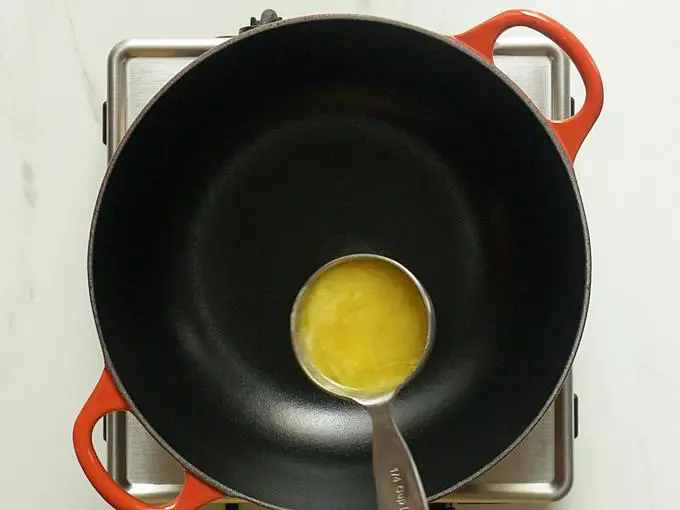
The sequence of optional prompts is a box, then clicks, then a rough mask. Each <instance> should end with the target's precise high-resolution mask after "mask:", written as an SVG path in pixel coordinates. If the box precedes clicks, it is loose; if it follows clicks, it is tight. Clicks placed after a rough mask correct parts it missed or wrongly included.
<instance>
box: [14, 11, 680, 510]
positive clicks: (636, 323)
mask: <svg viewBox="0 0 680 510" xmlns="http://www.w3.org/2000/svg"><path fill="white" fill-rule="evenodd" d="M517 6H520V7H528V8H534V9H538V10H542V11H544V12H545V13H546V14H549V15H551V16H553V17H555V18H557V19H558V20H560V21H561V22H563V23H564V24H566V25H567V26H568V27H570V28H571V29H573V30H574V32H576V33H577V35H578V36H579V37H581V38H582V40H583V41H584V43H585V44H586V46H587V47H588V48H589V49H590V51H591V52H592V54H593V56H594V57H595V59H596V61H597V63H598V65H599V67H600V70H601V71H602V75H603V78H604V81H605V90H606V100H605V107H604V111H603V114H602V117H601V118H600V121H599V122H598V124H597V125H596V127H595V129H594V130H593V132H592V133H591V135H590V136H589V138H588V139H587V141H586V143H585V145H584V147H583V149H582V151H581V153H580V154H579V157H578V160H577V164H576V169H577V174H578V178H579V182H580V185H581V189H582V193H583V197H584V200H585V204H586V210H587V214H588V218H589V224H590V230H591V235H592V242H593V257H594V260H593V265H594V270H593V293H592V300H591V307H590V313H589V318H588V323H587V327H586V331H585V334H584V337H583V342H582V344H581V349H580V352H579V355H578V358H577V361H576V364H575V385H576V390H577V392H578V393H579V396H580V411H581V413H580V436H579V437H578V439H577V440H576V452H575V454H576V480H575V485H574V488H573V490H572V492H571V493H570V494H569V495H568V496H567V498H566V499H564V500H563V501H561V502H559V503H557V504H556V505H555V508H560V509H574V510H590V509H598V510H618V509H620V508H635V509H643V508H648V509H652V508H658V509H670V508H674V507H676V506H677V503H676V495H675V488H676V487H675V484H676V483H677V482H676V480H675V479H676V476H675V475H673V472H674V471H675V469H677V467H676V465H675V462H676V460H677V459H680V435H679V434H678V423H680V397H678V394H679V393H680V371H679V370H678V369H677V366H678V362H677V359H678V356H680V338H679V336H678V331H679V329H680V328H679V327H678V324H679V321H680V319H679V317H680V310H679V308H680V292H679V290H678V289H680V152H679V151H678V146H679V145H680V144H679V143H678V132H679V129H678V127H677V125H676V119H678V118H680V102H678V101H677V99H676V97H677V92H676V91H677V87H678V81H679V79H680V71H678V67H677V66H675V65H674V64H675V62H674V61H673V60H672V59H673V50H674V49H677V48H679V47H680V32H678V31H677V26H676V24H677V19H678V16H679V15H680V12H679V9H680V8H678V6H677V4H676V3H672V2H670V1H666V2H663V1H661V0H649V1H648V2H645V3H644V4H641V3H637V2H635V3H633V2H625V3H624V2H616V3H611V2H593V1H592V0H591V1H588V0H573V1H571V2H564V1H562V2H557V1H548V0H544V1H540V0H526V1H525V2H523V3H521V4H517V3H515V2H513V3H508V2H504V1H501V0H493V1H492V0H487V1H485V2H472V1H463V0H458V1H451V0H420V1H416V0H411V1H409V0H392V1H387V0H380V1H378V0H376V1H371V0H355V1H350V0H328V1H326V2H323V5H321V3H320V2H314V1H312V0H297V1H293V0H287V1H286V0H282V1H280V2H278V3H272V2H261V1H257V2H229V1H225V0H222V1H216V0H213V1H208V0H198V1H195V2H191V3H189V2H179V1H176V0H144V1H139V0H138V1H133V0H118V1H115V2H114V1H99V0H24V1H20V0H3V1H2V2H0V247H1V249H0V409H2V419H1V420H0V487H1V488H2V489H3V491H4V493H3V495H2V504H0V506H2V508H3V509H4V508H6V509H11V510H14V509H17V510H19V509H31V510H32V509H39V508H51V509H64V510H67V509H68V510H80V509H82V510H93V509H97V508H102V509H103V508H107V505H106V504H105V503H104V502H103V501H102V499H101V498H100V497H99V495H98V494H96V493H95V491H94V490H93V489H92V488H91V486H90V485H89V483H88V482H87V481H86V479H85V477H84V476H83V473H82V471H81V470H80V467H79V466H78V464H77V462H76V460H75V456H74V454H73V448H72V444H71V428H72V424H73V420H74V418H75V416H76V414H77V412H78V410H79V409H80V407H81V405H82V404H83V402H84V400H85V398H86V397H87V395H88V394H89V392H90V391H91V389H92V386H93V385H94V383H95V382H96V380H97V378H98V376H99V374H100V371H101V368H102V357H101V353H100V350H99V345H98V342H97V339H96V333H95V330H94V325H93V321H92V316H91V313H90V307H89V299H88V293H87V281H86V267H85V261H86V247H87V237H88V228H89V224H90V215H91V212H92V208H93V204H94V200H95V195H96V193H97V189H98V186H99V184H100V180H101V178H102V175H103V172H104V169H105V149H104V146H103V145H102V143H101V121H102V119H101V103H102V101H103V100H104V96H105V81H106V57H107V54H108V51H109V49H110V48H111V46H113V45H114V44H115V43H116V42H117V41H119V40H121V39H126V38H130V37H209V36H214V35H221V34H224V33H233V32H234V31H235V30H236V29H237V28H238V27H239V26H241V25H242V24H244V23H245V22H246V21H247V20H248V19H249V18H250V16H251V15H256V14H258V13H259V12H260V11H261V10H262V9H263V8H267V7H273V8H275V9H277V10H278V11H279V13H280V14H282V15H283V16H286V17H290V16H294V15H299V14H304V13H311V12H320V11H324V12H331V11H334V12H363V13H371V14H378V15H383V16H387V17H392V18H396V19H401V20H405V21H408V22H411V23H416V24H420V25H422V26H425V27H428V28H431V29H435V30H439V31H441V32H445V33H457V32H460V31H462V30H464V29H466V28H468V27H471V26H473V25H474V24H475V23H477V22H479V21H481V20H483V19H486V18H487V17H490V16H491V15H493V14H495V13H497V12H498V11H500V10H503V9H506V8H511V7H517ZM575 74H576V73H574V75H575ZM573 82H574V86H576V87H580V83H579V81H578V80H577V79H576V78H575V77H574V78H573ZM579 93H580V89H579V90H577V92H576V93H575V95H576V96H577V98H578V97H579ZM581 96H582V94H581ZM506 508H509V507H506ZM513 510H517V507H515V508H513Z"/></svg>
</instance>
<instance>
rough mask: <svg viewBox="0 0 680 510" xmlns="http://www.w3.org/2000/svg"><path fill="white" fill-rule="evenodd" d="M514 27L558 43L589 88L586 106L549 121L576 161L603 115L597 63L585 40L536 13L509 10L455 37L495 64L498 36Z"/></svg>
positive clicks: (554, 21)
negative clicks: (586, 139) (587, 138)
mask: <svg viewBox="0 0 680 510" xmlns="http://www.w3.org/2000/svg"><path fill="white" fill-rule="evenodd" d="M512 27H528V28H533V29H534V30H536V31H538V32H540V33H542V34H543V35H545V36H546V37H548V38H549V39H551V40H552V41H553V42H555V43H556V44H557V45H558V46H559V47H560V48H562V50H564V51H565V53H566V54H567V55H568V56H569V58H571V60H572V62H574V65H575V66H576V69H577V70H578V72H579V74H580V75H581V78H582V79H583V83H584V85H585V88H586V99H585V101H584V103H583V107H582V108H581V109H580V110H579V111H578V112H577V113H576V114H575V115H574V116H573V117H571V118H569V119H565V120H550V119H546V120H547V121H548V122H549V123H550V124H551V126H552V129H553V131H554V132H555V134H557V137H558V138H559V140H560V142H561V143H562V146H563V147H564V149H565V150H566V152H567V154H568V155H569V159H570V160H571V161H572V162H573V161H574V159H575V158H576V154H577V153H578V150H579V148H580V147H581V144H582V143H583V140H585V138H586V136H587V135H588V133H589V132H590V130H591V128H592V127H593V124H595V121H596V120H597V118H598V117H599V116H600V112H601V111H602V105H603V103H604V86H603V85H602V77H601V76H600V71H599V70H598V69H597V65H595V61H594V60H593V58H592V57H591V55H590V53H589V52H588V50H587V49H586V47H585V46H584V45H583V43H582V42H581V41H579V40H578V38H577V37H576V36H575V35H574V34H573V33H572V32H571V31H570V30H569V29H568V28H566V27H565V26H564V25H562V24H560V23H559V22H558V21H556V20H554V19H552V18H550V17H548V16H546V15H545V14H541V13H539V12H535V11H529V10H523V9H515V10H510V11H505V12H502V13H500V14H498V15H497V16H494V17H493V18H491V19H489V20H487V21H484V22H483V23H481V24H479V25H477V26H476V27H474V28H472V29H470V30H468V31H467V32H463V33H462V34H459V35H456V36H454V37H453V38H454V39H455V40H457V41H460V42H461V43H463V44H464V45H465V46H467V47H468V48H470V49H472V50H474V51H475V52H476V53H478V54H479V55H480V56H482V57H483V58H484V59H485V60H487V61H488V62H490V63H492V64H493V49H494V44H495V43H496V40H497V39H498V37H499V36H500V35H501V34H502V33H503V32H505V31H506V30H508V29H510V28H512Z"/></svg>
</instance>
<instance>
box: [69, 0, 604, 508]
mask: <svg viewBox="0 0 680 510" xmlns="http://www.w3.org/2000/svg"><path fill="white" fill-rule="evenodd" d="M515 25H525V26H530V27H533V28H535V29H537V30H539V31H541V32H543V33H545V34H546V35H548V36H549V37H551V38H552V39H553V40H555V41H556V42H558V43H559V44H560V45H561V46H562V47H563V48H564V49H565V50H566V51H567V52H568V53H569V55H570V56H571V58H572V60H573V61H574V62H575V64H576V66H577V68H578V69H579V71H580V73H581V75H582V77H583V78H584V82H585V85H586V89H587V98H586V101H585V105H584V107H583V108H582V110H581V111H580V112H579V113H578V114H577V115H576V116H575V117H573V118H572V119H570V120H568V121H565V122H562V123H553V122H549V121H547V120H545V119H544V118H543V117H542V116H541V115H540V113H538V111H537V109H536V108H535V107H534V106H533V105H532V104H531V103H530V102H529V101H528V100H527V99H526V98H525V97H524V96H523V94H522V93H521V92H519V91H518V89H517V88H516V87H515V86H514V85H512V84H511V83H510V82H509V80H508V79H507V78H505V77H504V76H503V75H502V74H501V73H500V72H499V71H498V70H497V69H496V68H495V67H494V66H493V64H492V63H491V60H492V56H491V55H492V48H493V43H494V41H495V40H496V38H497V37H498V35H499V34H500V33H501V32H503V31H504V30H505V29H507V28H509V27H510V26H515ZM602 99H603V93H602V83H601V81H600V77H599V74H598V72H597V68H596V67H595V64H594V63H593V61H592V59H591V58H590V55H589V54H588V52H587V51H586V49H585V48H584V47H583V46H582V45H581V43H580V42H579V41H578V40H577V39H576V38H575V37H574V36H573V35H572V34H571V33H570V32H568V31H567V30H566V29H565V28H564V27H562V26H561V25H559V24H558V23H557V22H555V21H554V20H551V19H550V18H547V17H545V16H542V15H540V14H536V13H531V12H526V11H510V12H507V13H504V14H502V15H500V16H498V17H496V18H493V19H491V20H490V21H488V22H486V23H484V24H482V25H480V26H479V27H477V28H475V29H473V30H471V31H469V32H466V33H464V34H462V35H460V36H458V37H456V38H454V39H451V38H446V37H442V36H438V35H436V34H433V33H430V32H426V31H423V30H420V29H417V28H414V27H410V26H406V25H403V24H400V23H394V22H391V21H386V20H381V19H374V18H366V17H360V16H314V17H307V18H299V19H291V20H285V21H281V22H275V23H272V24H270V25H268V26H264V27H261V28H256V29H254V30H252V31H250V32H247V33H246V34H245V35H243V36H240V37H237V38H235V39H232V40H230V41H228V42H225V43H224V44H223V45H221V46H219V47H217V48H216V49H215V50H213V51H210V52H208V54H206V55H205V56H203V57H201V58H199V59H198V61H197V62H195V63H194V64H192V65H190V66H189V67H188V68H187V70H185V71H184V72H182V73H181V74H180V75H179V76H178V77H177V78H176V79H174V80H173V81H172V83H171V84H170V85H169V86H167V87H166V88H164V90H163V91H162V92H161V93H160V94H159V95H158V96H157V97H156V98H155V100H154V101H153V102H152V104H151V105H150V106H149V107H148V108H147V109H146V110H145V111H144V112H143V114H142V115H141V116H140V118H139V119H138V121H137V122H135V124H134V126H133V128H132V129H131V131H130V132H129V133H128V135H127V136H126V137H125V140H124V142H123V143H122V144H121V147H120V148H119V150H118V152H117V154H116V156H115V158H114V159H113V161H112V163H111V166H110V168H109V171H108V173H107V176H106V179H105V182H104V184H103V186H102V190H101V194H100V197H99V201H98V204H97V209H96V213H95V217H94V222H93V226H92V237H91V246H90V253H89V255H90V259H89V261H90V283H91V295H92V303H93V307H94V310H95V315H96V320H97V326H98V328H99V333H100V338H101V342H102V347H103V350H104V355H105V361H106V369H105V372H104V375H103V376H102V379H101V381H100V383H99V385H98V386H97V388H96V390H95V392H94V393H93V395H92V397H91V398H90V400H89V401H88V403H87V404H86V406H85V408H84V409H83V411H82V412H81V414H80V416H79V418H78V420H77V422H76V427H75V431H74V440H75V446H76V452H77V454H78V457H79V460H80V462H81V464H82V466H83V468H84V470H85V472H86V473H87V475H88V477H89V478H90V480H91V481H92V483H93V484H94V485H95V487H96V488H97V489H98V490H99V491H100V492H101V493H102V495H103V496H104V497H105V498H106V499H107V500H108V501H109V502H110V503H111V504H113V505H114V506H116V507H119V508H140V509H141V508H149V507H148V506H146V505H144V504H143V503H141V502H139V501H137V500H135V499H134V498H132V497H131V496H128V495H127V494H126V493H125V492H124V491H123V490H122V489H120V488H119V487H118V486H116V485H115V483H114V482H113V481H112V480H111V479H110V478H109V477H108V475H107V474H106V472H105V470H104V468H103V467H102V466H101V464H100V463H99V461H98V460H97V458H96V455H95V454H94V450H93V448H92V441H91V430H92V427H93V426H94V423H95V422H96V421H97V419H98V418H99V417H101V416H102V415H104V414H105V413H107V412H109V411H112V410H117V409H129V410H131V411H132V412H134V413H135V415H136V416H137V417H138V418H139V419H140V420H141V422H142V423H143V424H144V425H145V426H146V427H147V428H148V429H149V431H150V432H151V434H152V435H153V436H154V437H155V438H156V439H157V440H159V441H160V443H161V444H162V445H163V446H164V447H165V448H167V449H168V451H169V452H170V453H171V454H172V455H173V456H174V457H176V458H177V459H178V460H179V461H180V462H181V463H182V464H183V466H184V467H185V468H186V470H187V471H188V473H187V485H186V487H185V490H184V492H182V493H181V494H180V496H179V498H178V500H177V501H176V502H174V503H172V505H174V506H172V505H171V506H167V507H166V508H175V509H180V508H183V509H189V508H196V507H198V506H200V505H201V504H203V503H205V502H207V501H210V500H214V499H216V498H218V497H219V496H220V495H221V494H222V493H229V494H235V495H240V496H243V497H245V498H247V499H250V500H253V501H257V502H260V503H261V504H264V505H266V506H270V507H278V508H295V509H310V510H311V509H313V510H318V509H321V510H340V509H343V510H344V509H347V508H351V509H371V508H374V507H375V498H374V489H373V481H372V475H371V455H370V451H371V445H370V425H369V420H368V417H367V416H366V414H365V413H364V412H363V411H362V410H361V409H360V408H358V407H357V406H355V405H352V404H351V403H349V402H343V401H339V400H338V399H336V398H334V397H331V396H328V395H326V394H325V393H323V392H322V391H320V390H319V389H317V388H316V387H315V386H314V385H312V384H310V382H309V381H308V380H307V379H306V377H305V376H304V375H303V373H302V371H301V370H300V368H299V367H298V365H297V363H296V361H295V358H294V356H293V352H292V350H291V347H290V339H289V333H288V331H289V327H288V326H289V324H288V318H289V313H290V310H291V306H292V304H293V300H294V298H295V295H296V293H297V292H298V290H299V289H300V286H301V285H302V284H303V282H304V281H305V280H306V278H307V277H308V276H309V275H310V274H312V273H313V272H314V271H315V270H316V269H317V268H319V267H320V266H321V265H323V264H324V263H326V262H328V261H329V260H331V259H333V258H335V257H339V256H342V255H347V254H350V253H355V252H373V253H379V254H384V255H386V256H389V257H391V258H393V259H395V260H397V261H399V262H401V263H402V264H404V265H406V266H407V267H408V268H409V269H410V270H411V271H413V273H415V275H416V276H417V277H418V278H419V279H420V281H421V282H422V283H423V285H424V286H425V287H426V289H427V291H428V292H429V294H430V296H431V298H432V301H433V305H434V308H435V310H436V313H437V321H438V323H437V335H436V340H435V343H434V348H433V351H432V353H431V357H430V359H429V360H428V362H427V363H426V365H425V368H424V370H423V371H422V372H421V373H420V374H419V375H418V376H417V378H416V379H415V380H414V381H413V382H412V383H411V384H410V385H409V386H408V387H407V388H406V390H405V391H404V392H403V393H401V394H400V396H399V398H398V401H397V403H396V406H397V416H398V422H399V426H400V428H401V430H402V431H403V432H404V435H405V437H406V439H407V441H408V443H409V445H410V447H411V450H412V452H413V455H414V457H415V459H416V461H417V464H418V466H419V469H420V473H421V475H422V478H423V481H424V485H425V488H426V491H427V493H428V495H429V496H430V497H431V498H432V499H435V498H436V497H438V496H439V495H442V494H444V493H447V492H450V491H452V490H454V489H455V488H457V487H459V486H461V485H462V484H464V483H465V482H466V481H468V480H470V479H471V478H473V477H474V476H476V475H478V474H479V473H481V472H482V471H483V470H485V469H488V468H489V467H490V466H492V465H493V464H494V463H495V462H497V461H498V460H499V459H500V458H501V457H502V456H503V455H504V454H505V453H507V451H509V449H510V448H512V447H513V446H514V445H515V444H516V443H517V442H518V441H519V439H520V438H522V437H523V436H524V435H525V434H526V433H527V432H528V430H529V429H530V428H531V427H532V426H533V424H534V423H536V421H537V420H538V419H539V418H540V416H541V415H542V414H543V412H544V411H545V409H546V408H547V406H548V405H549V404H550V403H551V401H552V399H553V398H554V396H555V394H556V392H557V390H558V389H559V387H560V385H561V383H562V381H563V378H564V377H565V375H566V373H567V371H568V369H569V367H570V364H571V361H572V359H573V356H574V354H575V351H576V348H577V345H578V341H579V338H580V335H581V331H582V327H583V322H584V317H585V310H586V304H587V297H588V289H589V278H590V269H589V261H590V251H589V242H588V236H587V230H586V223H585V219H584V214H583V209H582V204H581V200H580V197H579V193H578V190H577V187H576V184H575V180H574V176H573V174H572V168H571V162H572V160H573V158H574V157H575V155H576V152H577V151H578V148H579V146H580V144H581V142H582V141H583V139H584V138H585V136H586V134H587V133H588V131H589V130H590V128H591V126H592V124H593V123H594V122H595V120H596V118H597V117H598V115H599V112H600V109H601V106H602Z"/></svg>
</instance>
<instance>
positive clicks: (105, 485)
mask: <svg viewBox="0 0 680 510" xmlns="http://www.w3.org/2000/svg"><path fill="white" fill-rule="evenodd" d="M129 410H130V406H129V405H128V403H127V402H126V401H125V399H124V398H123V397H122V396H121V394H120V392H119V391H118V388H117V387H116V383H115V382H114V380H113V377H112V376H111V373H110V372H109V371H108V370H107V369H104V372H103V373H102V375H101V377H100V379H99V382H98V383H97V386H96V387H95V389H94V391H92V394H91V395H90V398H88V399H87V402H86V403H85V405H84V406H83V409H82V410H81V411H80V414H78V418H76V422H75V425H74V427H73V446H74V448H75V451H76V456H77V457H78V462H79V463H80V465H81V467H82V468H83V471H84V472H85V475H86V476H87V478H88V479H89V480H90V483H92V485H93V486H94V488H95V489H96V490H97V491H98V492H99V493H100V494H101V495H102V497H103V498H104V499H105V500H106V501H108V502H109V503H110V504H111V505H112V506H113V507H114V508H117V509H118V510H197V509H198V508H201V507H202V506H203V505H206V504H207V503H210V502H212V501H215V500H217V499H220V498H221V497H222V496H223V494H222V493H221V492H219V491H217V489H215V488H214V487H212V486H210V485H208V484H206V483H205V482H203V481H201V480H199V479H198V478H196V477H195V476H194V475H192V474H191V473H189V472H185V474H184V487H183V488H182V490H181V492H180V493H179V494H178V495H177V498H175V500H174V501H171V502H170V503H166V504H164V505H161V506H152V505H147V504H146V503H144V502H143V501H140V500H139V499H137V498H135V497H134V496H132V495H130V494H128V493H127V492H126V491H125V490H124V489H123V488H122V487H121V486H120V485H118V484H117V483H116V482H115V481H114V480H113V478H111V476H110V475H109V473H108V472H107V471H106V469H105V468H104V466H103V465H102V463H101V462H100V460H99V457H97V452H96V451H95V449H94V445H93V444H92V432H93V430H94V427H95V425H96V424H97V422H98V421H99V420H100V419H101V418H103V417H104V416H105V415H107V414H108V413H111V412H114V411H129Z"/></svg>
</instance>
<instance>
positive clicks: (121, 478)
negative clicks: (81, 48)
mask: <svg viewBox="0 0 680 510" xmlns="http://www.w3.org/2000/svg"><path fill="white" fill-rule="evenodd" d="M253 22H254V23H255V20H253ZM224 40H225V38H224V37H219V38H211V39H179V40H178V39H133V40H125V41H122V42H120V43H119V44H117V45H116V46H115V47H114V48H113V49H112V50H111V52H110V54H109V61H108V91H107V100H106V102H105V103H104V143H105V144H106V145H107V148H108V157H109V159H110V158H111V157H112V156H113V154H114V151H115V149H116V146H117V145H118V143H119V142H120V141H121V139H122V137H123V135H124V134H125V131H126V130H127V128H128V127H129V126H130V124H131V123H132V122H133V120H134V119H135V117H136V116H137V115H138V114H139V112H140V111H141V110H142V108H143V107H144V106H145V105H146V104H147V102H148V101H149V100H150V99H151V98H152V97H153V96H154V94H155V93H156V92H158V90H159V89H160V88H161V87H162V86H163V85H164V84H165V83H166V82H167V81H168V80H170V78H172V77H173V76H174V75H175V74H176V73H178V72H179V71H180V70H181V69H182V68H184V67H185V66H186V65H187V64H189V63H190V62H191V61H192V60H193V59H195V58H196V57H198V56H199V55H201V54H202V53H204V52H205V51H207V50H209V49H210V48H212V47H214V46H216V45H218V44H220V43H222V42H224ZM495 53H496V57H495V62H496V65H497V66H498V67H499V68H500V69H501V70H502V71H503V72H505V73H506V74H507V75H508V76H509V77H510V78H511V79H513V80H514V81H515V83H517V85H518V86H519V87H520V88H522V89H523V90H524V92H525V93H526V94H527V95H528V96H529V97H530V98H531V99H532V100H533V101H534V102H535V103H536V105H537V106H538V107H539V108H540V109H541V111H542V112H543V113H544V114H545V115H546V116H547V117H550V118H553V119H560V118H564V117H566V116H568V115H569V112H570V109H573V105H572V100H571V99H570V94H569V60H568V58H567V57H566V55H564V54H563V52H562V51H561V50H560V49H559V48H557V47H556V46H555V45H553V44H552V43H550V42H548V41H547V40H543V39H517V38H506V39H501V40H500V41H499V43H498V44H497V46H496V49H495ZM577 403H578V400H577V397H576V395H575V394H574V393H573V390H572V382H571V376H569V377H568V378H567V380H566V382H565V383H564V386H563V388H562V390H561V392H560V394H559V396H558V397H557V399H556V401H555V402H554V404H553V405H552V406H551V408H550V409H549V410H548V412H547V414H546V415H545V416H544V417H543V419H542V420H541V421H540V422H539V423H538V425H537V426H536V427H535V428H534V430H533V431H532V432H531V433H530V434H529V435H528V436H527V437H526V438H525V439H524V440H523V441H522V442H521V443H520V444H519V445H518V446H517V447H516V448H515V449H514V450H513V451H512V452H511V453H510V454H509V455H508V456H507V457H506V458H505V459H503V460H502V461H501V462H500V463H499V464H497V465H496V466H495V467H494V468H493V469H491V470H490V471H488V472H487V473H485V474H484V475H482V476H480V477H479V478H477V479H476V480H474V481H472V482H471V483H469V484H468V485H467V486H465V487H464V488H462V489H460V490H458V491H457V492H455V493H454V494H451V495H449V496H446V497H444V498H442V499H441V500H440V503H442V507H443V508H452V505H453V504H457V503H461V504H463V503H499V504H503V503H547V502H551V501H556V500H558V499H560V498H561V497H563V496H564V495H565V494H566V493H567V492H568V491H569V490H570V488H571V484H572V478H573V442H574V438H575V437H576V433H577V430H578V427H577V421H576V418H577V415H578V413H577ZM104 430H105V432H104V434H105V439H106V455H107V459H106V465H107V469H108V471H109V472H110V473H111V475H112V476H113V478H114V479H115V480H116V481H117V482H118V483H119V484H120V485H121V486H123V487H125V488H126V490H127V491H128V492H130V493H131V494H133V495H134V496H136V497H138V498H139V499H141V500H144V501H146V502H148V503H151V504H159V503H161V502H165V501H169V500H171V499H173V498H174V496H175V495H176V494H177V493H178V492H179V489H180V487H181V483H182V480H183V472H182V470H181V469H180V467H179V465H178V464H177V462H175V461H174V460H173V459H172V458H171V457H170V455H169V454H168V453H166V452H165V450H163V449H162V448H161V447H160V446H159V445H158V443H156V441H155V440H154V439H152V438H151V436H150V435H149V434H148V433H147V432H146V430H145V429H144V428H143V427H142V426H141V425H140V424H139V422H138V421H137V420H136V419H135V418H134V417H133V416H132V415H131V414H126V413H114V414H111V415H109V416H107V417H106V419H105V427H104ZM452 462H453V460H452ZM239 503H240V502H239V500H238V499H236V498H232V497H225V498H224V499H223V500H221V501H219V502H217V504H216V505H211V508H224V507H225V505H227V507H228V508H237V507H238V506H239ZM230 505H233V507H232V506H230ZM249 508H253V507H252V506H250V507H249Z"/></svg>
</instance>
